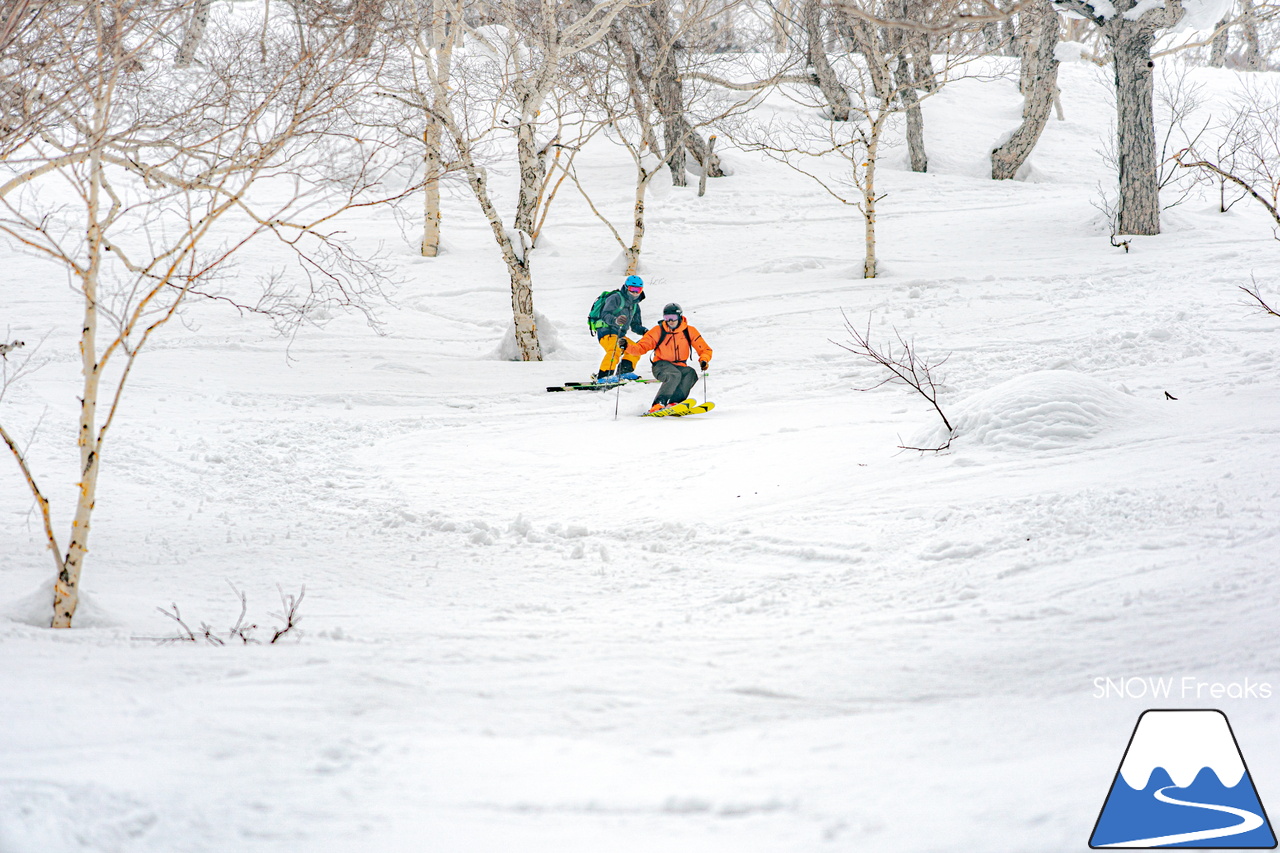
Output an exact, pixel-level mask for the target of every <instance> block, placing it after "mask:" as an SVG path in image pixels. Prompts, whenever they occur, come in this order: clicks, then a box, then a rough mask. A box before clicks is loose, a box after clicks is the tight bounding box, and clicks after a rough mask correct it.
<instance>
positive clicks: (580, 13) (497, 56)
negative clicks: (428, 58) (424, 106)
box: [423, 0, 631, 361]
mask: <svg viewBox="0 0 1280 853" xmlns="http://www.w3.org/2000/svg"><path fill="white" fill-rule="evenodd" d="M441 2H447V3H448V5H447V6H446V8H447V9H448V10H449V14H450V16H451V18H452V19H453V20H463V19H464V14H463V8H462V3H461V2H460V0H452V2H450V0H441ZM478 5H480V6H481V7H482V8H483V11H484V17H485V19H486V20H489V21H495V22H500V23H493V24H489V25H487V26H483V27H479V28H477V29H476V30H475V31H473V32H472V33H471V37H470V38H469V40H468V47H467V50H466V52H465V55H463V56H462V57H461V60H460V61H461V63H462V65H461V66H460V67H458V68H456V69H454V76H453V78H452V79H453V80H454V82H455V85H453V86H452V87H451V86H450V85H449V83H448V81H446V80H444V79H442V78H441V68H440V66H439V64H438V63H436V65H435V66H434V68H433V67H427V68H424V69H423V73H424V74H426V75H427V76H428V77H430V78H431V79H430V81H429V86H430V87H431V89H432V91H433V92H435V97H434V99H433V101H432V107H431V108H432V112H433V117H434V119H435V120H437V121H439V122H440V126H441V128H442V130H443V132H444V135H445V136H447V137H448V141H449V143H450V145H451V147H452V149H453V157H454V159H455V160H456V162H457V165H458V167H459V168H460V169H461V170H462V171H463V173H465V175H466V177H467V184H468V186H469V187H470V189H471V192H472V194H473V195H474V196H475V198H476V201H477V203H478V204H479V205H480V210H481V212H482V213H483V214H484V216H485V219H486V220H487V221H488V222H489V226H490V228H491V229H492V231H493V236H494V240H495V241H496V242H497V244H498V249H499V251H500V252H501V253H502V258H503V261H504V262H505V263H506V266H507V272H508V276H509V278H510V282H511V312H512V318H513V325H514V328H515V340H516V347H517V351H518V353H519V355H520V359H521V360H522V361H541V360H542V348H541V345H540V344H539V342H538V330H537V324H536V322H535V320H534V309H533V252H532V250H533V249H534V248H535V245H536V234H537V233H538V231H539V230H540V223H541V222H542V221H544V219H545V216H543V215H542V214H543V213H544V212H545V208H546V206H547V205H548V204H549V203H550V201H551V199H552V197H553V193H552V186H553V184H552V176H551V174H550V170H549V168H548V166H549V164H550V163H551V162H552V161H554V159H555V156H556V154H557V152H558V151H560V150H561V149H562V148H563V147H564V145H565V143H564V140H562V139H559V138H557V136H556V135H555V131H554V128H557V127H562V126H563V121H562V116H558V114H557V110H556V109H555V108H554V107H555V97H554V93H555V91H556V87H557V86H558V85H559V84H560V82H561V80H562V77H563V75H564V73H565V66H566V63H567V61H568V60H569V59H570V58H571V57H573V56H574V55H575V54H577V53H579V52H581V51H584V50H587V49H589V48H590V47H592V46H593V45H595V44H596V43H597V42H599V41H600V40H601V39H603V38H604V37H605V35H606V33H607V32H608V30H609V27H610V26H611V25H612V23H613V21H614V19H615V18H616V17H617V16H618V15H619V14H620V13H621V12H622V11H623V10H624V9H625V8H627V7H628V6H629V5H631V0H602V2H597V3H594V4H593V5H589V6H586V7H584V8H579V7H578V6H577V5H575V4H560V3H555V2H552V0H540V2H539V3H537V4H536V5H534V4H524V3H520V2H517V0H500V1H499V0H494V2H485V3H481V4H478ZM569 6H573V8H569ZM449 38H452V39H456V36H455V35H450V36H449ZM454 44H456V41H455V42H454ZM455 58H456V57H455ZM549 127H550V128H553V131H552V133H551V135H549V136H548V135H545V134H544V133H543V132H544V131H545V130H546V129H548V128H549ZM504 135H509V136H512V137H514V140H513V142H514V154H515V156H514V158H513V159H514V165H515V166H516V168H517V169H518V172H519V183H518V188H517V192H516V202H515V212H514V216H513V217H512V223H511V226H510V227H508V226H507V225H506V224H505V223H504V221H503V217H502V215H501V214H500V213H499V212H498V207H497V204H496V199H495V197H494V194H493V191H492V189H491V187H490V182H489V172H488V169H487V168H486V167H485V165H484V164H483V163H482V162H481V161H482V159H483V154H485V153H490V156H491V157H492V156H493V154H492V151H493V149H494V148H495V146H500V143H501V140H500V137H501V136H504Z"/></svg>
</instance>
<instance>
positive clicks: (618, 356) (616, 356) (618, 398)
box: [612, 329, 625, 421]
mask: <svg viewBox="0 0 1280 853" xmlns="http://www.w3.org/2000/svg"><path fill="white" fill-rule="evenodd" d="M624 331H625V329H624ZM622 340H623V336H622V335H618V337H617V339H616V340H615V341H614V342H613V359H612V361H613V376H614V378H615V379H616V380H617V383H616V384H617V386H618V387H617V388H616V389H615V390H614V395H613V419H614V420H615V421H616V420H617V419H618V404H619V403H621V402H622V378H621V376H619V374H618V368H620V367H621V366H622V352H623V349H622Z"/></svg>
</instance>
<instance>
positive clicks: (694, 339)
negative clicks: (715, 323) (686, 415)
mask: <svg viewBox="0 0 1280 853" xmlns="http://www.w3.org/2000/svg"><path fill="white" fill-rule="evenodd" d="M622 341H623V345H624V347H625V351H626V357H627V360H628V361H630V362H632V363H633V364H634V363H635V362H636V361H637V360H638V359H639V357H640V356H642V355H644V354H645V353H647V352H649V351H650V350H653V376H654V378H655V379H657V380H659V381H661V382H662V387H661V388H659V389H658V396H656V397H654V398H653V406H652V407H651V408H650V409H649V414H653V413H654V412H658V411H661V410H662V409H664V408H666V407H668V406H674V405H676V404H678V403H683V402H684V401H685V400H688V399H689V392H690V391H691V390H692V389H693V386H694V385H695V384H697V382H698V371H696V370H694V369H693V368H692V367H690V366H689V365H687V364H685V362H686V361H688V360H689V357H690V356H691V355H693V353H694V352H697V353H698V366H699V367H701V368H702V372H703V373H706V372H707V368H708V366H709V365H710V362H711V347H709V346H707V342H706V341H705V340H703V339H702V333H701V332H699V331H698V330H697V329H695V328H694V327H693V326H690V325H689V321H688V320H686V319H685V318H684V310H683V309H681V308H680V306H679V305H677V304H676V303H674V302H671V303H668V304H667V306H666V307H665V308H663V309H662V322H660V323H655V324H654V325H653V328H651V329H650V330H649V331H648V332H646V333H645V335H644V337H642V338H640V340H639V341H637V342H636V343H634V344H626V343H625V341H626V338H623V339H622Z"/></svg>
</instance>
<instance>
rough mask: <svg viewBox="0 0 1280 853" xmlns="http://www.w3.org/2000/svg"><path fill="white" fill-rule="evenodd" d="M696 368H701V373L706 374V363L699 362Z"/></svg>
mask: <svg viewBox="0 0 1280 853" xmlns="http://www.w3.org/2000/svg"><path fill="white" fill-rule="evenodd" d="M698 367H701V368H702V372H703V373H706V372H707V363H706V362H705V361H700V362H698Z"/></svg>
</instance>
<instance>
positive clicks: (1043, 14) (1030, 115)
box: [991, 2, 1062, 181]
mask: <svg viewBox="0 0 1280 853" xmlns="http://www.w3.org/2000/svg"><path fill="white" fill-rule="evenodd" d="M1019 17H1020V18H1021V21H1020V22H1019V23H1020V24H1021V26H1019V28H1018V29H1019V30H1021V32H1022V39H1021V42H1022V48H1023V53H1022V74H1021V75H1020V79H1021V80H1022V81H1023V83H1022V97H1023V102H1022V124H1021V125H1019V126H1018V129H1017V130H1015V131H1014V132H1013V135H1012V136H1011V137H1009V140H1008V141H1007V142H1005V143H1004V144H1003V145H1001V146H1000V147H999V148H997V149H995V150H994V151H992V152H991V177H992V178H993V179H995V180H997V181H1004V180H1009V179H1010V178H1012V177H1013V176H1014V175H1016V174H1017V173H1018V169H1020V168H1022V164H1023V163H1024V162H1026V159H1027V157H1028V156H1030V154H1031V150H1032V149H1033V148H1035V144H1036V142H1037V141H1039V139H1040V134H1041V133H1042V132H1043V131H1044V126H1045V125H1046V124H1047V123H1048V121H1049V113H1050V111H1051V110H1052V109H1053V103H1054V98H1055V96H1056V94H1057V90H1058V60H1056V59H1055V58H1054V55H1053V54H1054V48H1056V47H1057V46H1058V39H1059V38H1060V36H1061V32H1062V31H1061V27H1059V25H1058V13H1057V12H1056V11H1054V9H1053V7H1052V6H1051V5H1049V3H1048V2H1039V3H1036V4H1034V5H1032V6H1028V7H1027V8H1025V9H1024V10H1023V11H1022V12H1020V13H1019Z"/></svg>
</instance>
